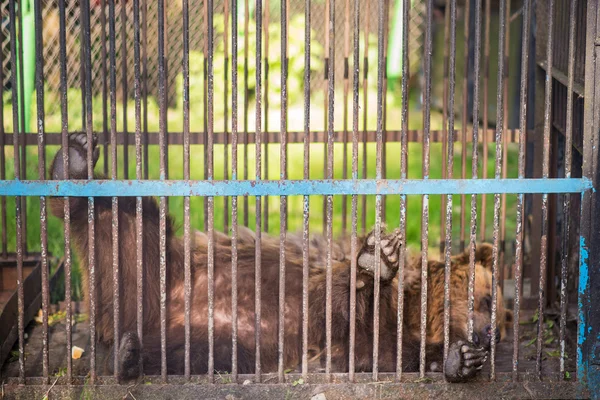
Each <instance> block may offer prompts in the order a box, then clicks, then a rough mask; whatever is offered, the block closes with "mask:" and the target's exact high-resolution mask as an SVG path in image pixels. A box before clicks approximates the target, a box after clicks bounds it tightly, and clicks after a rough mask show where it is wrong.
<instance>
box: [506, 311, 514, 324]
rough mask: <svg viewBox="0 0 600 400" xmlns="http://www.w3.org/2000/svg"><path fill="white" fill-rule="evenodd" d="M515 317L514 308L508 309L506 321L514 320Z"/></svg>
mask: <svg viewBox="0 0 600 400" xmlns="http://www.w3.org/2000/svg"><path fill="white" fill-rule="evenodd" d="M513 318H514V314H513V312H512V310H506V316H505V318H504V319H505V321H506V323H507V324H509V323H511V322H513Z"/></svg>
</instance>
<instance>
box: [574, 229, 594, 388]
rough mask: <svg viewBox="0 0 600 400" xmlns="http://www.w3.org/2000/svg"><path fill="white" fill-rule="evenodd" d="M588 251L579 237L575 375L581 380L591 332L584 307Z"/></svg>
mask: <svg viewBox="0 0 600 400" xmlns="http://www.w3.org/2000/svg"><path fill="white" fill-rule="evenodd" d="M588 259H589V253H588V248H587V246H586V244H585V237H583V236H580V237H579V296H578V306H579V307H578V309H579V325H578V330H577V377H578V379H579V380H581V381H586V380H587V362H585V361H584V359H583V350H582V348H583V345H584V344H585V342H586V340H587V335H588V334H589V333H590V332H591V328H592V327H591V326H589V327H588V329H587V332H586V328H585V327H586V324H587V319H586V314H585V307H584V304H583V302H584V299H585V296H586V293H587V286H588V282H589V269H588Z"/></svg>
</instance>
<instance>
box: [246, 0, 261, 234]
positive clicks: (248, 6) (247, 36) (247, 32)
mask: <svg viewBox="0 0 600 400" xmlns="http://www.w3.org/2000/svg"><path fill="white" fill-rule="evenodd" d="M248 2H249V0H244V4H245V8H244V180H246V179H248V109H249V105H250V99H249V96H250V92H249V90H248V73H249V71H248V46H249V45H250V43H249V35H250V31H249V30H248V24H249V21H250V4H249V3H248ZM261 17H262V16H261ZM257 32H258V31H257ZM258 36H260V35H258ZM255 131H256V132H258V131H259V130H258V129H256V128H255ZM244 226H246V227H247V226H248V196H244Z"/></svg>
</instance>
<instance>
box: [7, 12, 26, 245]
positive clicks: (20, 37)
mask: <svg viewBox="0 0 600 400" xmlns="http://www.w3.org/2000/svg"><path fill="white" fill-rule="evenodd" d="M23 6H24V4H22V3H19V6H18V7H17V16H16V17H17V18H16V19H12V20H11V23H12V22H15V21H18V25H17V28H18V30H17V35H18V38H17V40H18V47H17V50H18V52H19V55H18V59H17V58H15V60H17V61H18V63H17V67H18V71H17V68H14V69H13V71H14V73H15V74H17V73H18V74H19V77H20V78H19V80H18V81H17V82H18V84H19V93H20V96H22V97H21V98H22V99H23V101H21V102H19V103H18V106H19V107H20V108H19V112H20V114H19V122H20V124H21V127H20V129H19V132H20V133H21V136H19V139H20V140H21V162H20V168H21V178H22V179H27V133H28V132H25V118H29V115H27V116H25V101H24V98H25V97H24V93H25V73H24V62H22V60H24V58H23V46H22V45H21V44H22V43H23ZM19 60H21V61H19ZM20 201H21V213H22V215H21V221H22V225H21V240H22V241H23V253H24V254H27V196H21V197H20Z"/></svg>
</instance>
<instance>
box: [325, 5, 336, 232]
mask: <svg viewBox="0 0 600 400" xmlns="http://www.w3.org/2000/svg"><path fill="white" fill-rule="evenodd" d="M330 4H331V1H330V0H325V12H324V13H323V25H324V26H325V70H324V76H323V84H324V85H325V86H324V89H323V132H327V133H328V134H329V126H328V123H329V122H328V118H329V113H328V112H326V111H325V110H329V90H328V86H329V63H330V62H331V61H332V59H331V57H330V53H331V49H330V48H331V47H332V45H331V38H330V37H329V36H330V35H329V29H330V27H331V26H330V21H329V14H330ZM334 45H335V43H334ZM334 71H335V70H334ZM328 143H329V135H327V142H325V141H323V177H326V176H327V165H328V158H327V157H328V156H329V153H328V147H327V144H328ZM327 200H328V199H327V196H323V218H322V221H323V233H326V232H327V229H328V227H327Z"/></svg>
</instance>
